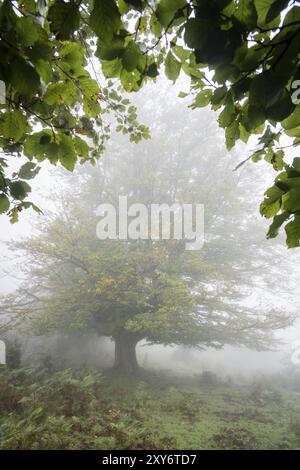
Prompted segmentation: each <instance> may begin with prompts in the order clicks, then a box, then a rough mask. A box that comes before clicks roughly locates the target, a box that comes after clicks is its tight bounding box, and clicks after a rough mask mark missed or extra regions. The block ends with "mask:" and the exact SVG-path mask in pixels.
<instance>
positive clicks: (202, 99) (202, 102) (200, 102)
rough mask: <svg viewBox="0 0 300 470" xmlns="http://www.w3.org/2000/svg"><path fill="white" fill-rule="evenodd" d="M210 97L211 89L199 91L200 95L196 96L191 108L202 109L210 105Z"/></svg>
mask: <svg viewBox="0 0 300 470" xmlns="http://www.w3.org/2000/svg"><path fill="white" fill-rule="evenodd" d="M211 96H212V90H211V89H209V88H208V89H206V90H202V91H200V93H198V94H197V96H196V99H195V101H194V103H193V105H192V108H204V107H205V106H207V105H208V104H209V103H210V100H211Z"/></svg>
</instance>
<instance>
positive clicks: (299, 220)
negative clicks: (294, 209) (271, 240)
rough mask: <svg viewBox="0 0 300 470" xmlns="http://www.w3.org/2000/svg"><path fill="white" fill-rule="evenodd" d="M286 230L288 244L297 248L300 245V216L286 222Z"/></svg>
mask: <svg viewBox="0 0 300 470" xmlns="http://www.w3.org/2000/svg"><path fill="white" fill-rule="evenodd" d="M285 231H286V235H287V239H286V241H287V246H288V247H289V248H296V247H297V246H300V216H299V215H296V216H295V219H294V220H292V221H291V222H289V223H288V224H286V226H285Z"/></svg>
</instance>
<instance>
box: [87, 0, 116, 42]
mask: <svg viewBox="0 0 300 470" xmlns="http://www.w3.org/2000/svg"><path fill="white" fill-rule="evenodd" d="M90 26H91V28H92V29H93V31H94V32H95V33H96V34H97V36H98V37H99V38H100V39H102V40H104V41H109V40H111V39H112V38H113V35H114V34H116V33H117V32H118V31H119V29H120V27H121V17H120V12H119V10H118V7H117V5H116V2H115V1H114V0H94V8H93V10H92V12H91V15H90Z"/></svg>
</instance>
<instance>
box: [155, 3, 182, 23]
mask: <svg viewBox="0 0 300 470" xmlns="http://www.w3.org/2000/svg"><path fill="white" fill-rule="evenodd" d="M185 6H186V0H160V2H159V3H158V6H157V10H156V15H155V16H156V17H157V18H158V20H159V22H160V24H162V25H163V26H164V27H167V26H168V25H169V24H170V22H171V21H172V20H173V18H175V14H176V13H177V11H178V10H179V9H180V8H183V7H185Z"/></svg>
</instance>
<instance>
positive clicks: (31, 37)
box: [16, 16, 43, 47]
mask: <svg viewBox="0 0 300 470" xmlns="http://www.w3.org/2000/svg"><path fill="white" fill-rule="evenodd" d="M16 33H17V36H18V40H19V41H20V43H22V46H24V47H28V46H33V44H35V43H36V42H37V41H38V40H39V39H40V37H41V36H42V34H43V29H42V28H41V26H40V25H39V24H37V23H36V21H34V19H33V18H31V17H29V16H22V17H21V18H18V20H17V23H16Z"/></svg>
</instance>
